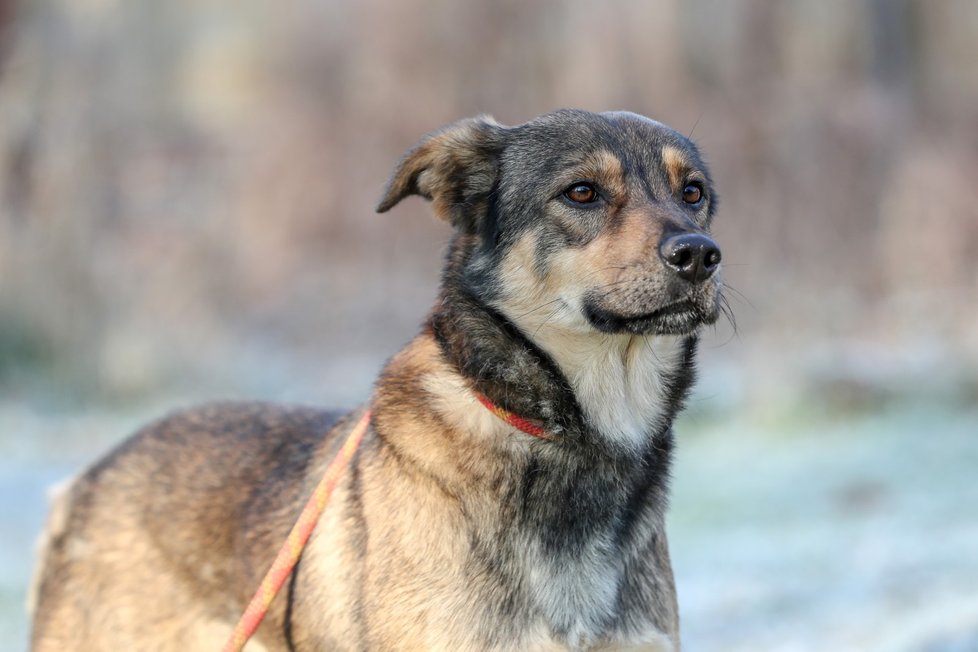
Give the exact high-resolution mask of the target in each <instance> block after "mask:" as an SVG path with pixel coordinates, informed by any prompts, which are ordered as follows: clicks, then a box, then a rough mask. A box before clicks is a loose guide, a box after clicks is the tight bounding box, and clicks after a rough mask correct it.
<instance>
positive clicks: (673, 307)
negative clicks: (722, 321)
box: [584, 299, 720, 335]
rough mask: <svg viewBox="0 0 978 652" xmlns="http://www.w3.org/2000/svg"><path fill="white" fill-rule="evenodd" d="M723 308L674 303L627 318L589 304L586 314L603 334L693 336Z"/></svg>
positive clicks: (591, 302) (590, 321)
mask: <svg viewBox="0 0 978 652" xmlns="http://www.w3.org/2000/svg"><path fill="white" fill-rule="evenodd" d="M719 312H720V311H719V309H718V308H714V309H712V310H705V309H704V308H703V307H702V306H700V305H698V304H696V303H694V302H693V301H690V300H688V299H687V300H683V301H677V302H675V303H670V304H668V305H666V306H663V307H661V308H657V309H656V310H653V311H652V312H648V313H643V314H639V315H626V314H622V313H618V312H615V311H614V310H609V309H607V308H603V307H601V306H599V305H598V304H597V302H593V301H586V302H585V304H584V315H585V317H586V318H587V320H588V322H589V323H590V324H591V325H592V326H593V327H594V328H596V329H597V330H599V331H601V332H602V333H621V334H630V335H691V334H693V333H695V332H696V330H697V329H699V328H700V327H701V326H704V325H708V324H712V323H714V322H716V320H717V317H719Z"/></svg>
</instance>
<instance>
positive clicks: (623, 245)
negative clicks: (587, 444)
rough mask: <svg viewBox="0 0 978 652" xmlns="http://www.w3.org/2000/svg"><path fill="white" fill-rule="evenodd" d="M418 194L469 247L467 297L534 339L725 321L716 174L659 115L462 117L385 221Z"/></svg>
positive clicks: (400, 172)
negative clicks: (532, 332)
mask: <svg viewBox="0 0 978 652" xmlns="http://www.w3.org/2000/svg"><path fill="white" fill-rule="evenodd" d="M411 194H417V195H421V196H423V197H426V198H428V199H430V200H432V202H433V204H434V208H435V212H436V213H437V214H438V215H439V216H440V217H441V218H443V219H445V220H447V221H449V222H450V223H452V224H453V225H454V226H455V228H456V229H457V230H458V231H460V232H461V233H462V234H463V235H464V236H466V237H464V238H462V239H461V240H463V241H464V242H466V243H468V244H469V246H468V248H467V253H466V255H465V256H464V260H462V261H461V267H462V269H461V270H460V274H459V279H460V281H461V282H462V283H464V284H465V287H466V289H467V290H468V291H469V292H471V293H472V294H474V295H475V296H476V297H478V298H479V299H480V300H482V301H484V302H485V303H486V304H488V305H491V306H493V307H494V308H496V309H497V310H499V311H501V312H502V313H503V314H505V315H506V316H507V317H508V318H509V319H510V320H511V321H514V322H515V323H517V325H519V326H521V327H522V328H524V329H531V328H535V329H539V328H544V327H547V328H563V329H569V330H573V331H575V332H582V331H589V330H590V331H594V330H597V331H601V332H604V333H626V334H643V335H644V334H663V335H664V334H672V335H683V334H689V333H692V332H694V331H695V330H696V329H697V328H698V327H699V326H700V325H702V324H708V323H712V322H714V321H715V320H716V319H717V316H718V314H719V307H720V287H721V281H720V249H719V247H718V246H717V244H716V243H715V242H714V241H713V239H712V238H711V237H710V234H709V229H710V223H711V221H712V219H713V214H714V211H715V209H716V203H717V199H716V193H715V191H714V189H713V184H712V181H711V179H710V175H709V172H708V171H707V169H706V166H705V165H704V163H703V161H702V159H701V157H700V155H699V152H698V151H697V149H696V147H695V145H693V143H692V142H690V141H689V139H687V138H685V137H684V136H682V135H681V134H679V133H677V132H676V131H674V130H672V129H670V128H668V127H666V126H665V125H662V124H660V123H658V122H655V121H653V120H649V119H648V118H644V117H642V116H639V115H635V114H633V113H623V112H622V113H601V114H595V113H589V112H586V111H577V110H562V111H557V112H554V113H550V114H547V115H544V116H541V117H539V118H537V119H535V120H532V121H530V122H528V123H526V124H523V125H519V126H516V127H504V126H502V125H499V124H497V123H496V122H494V121H493V120H492V119H491V118H486V117H482V118H474V119H468V120H462V121H460V122H457V123H455V124H452V125H450V126H448V127H446V128H444V129H442V130H440V131H437V132H434V133H432V134H429V135H428V136H426V137H425V138H424V139H422V140H421V141H420V142H419V143H418V144H417V145H415V147H414V148H412V149H411V150H410V151H408V153H407V154H406V155H405V156H404V158H403V159H402V160H401V162H400V163H399V164H398V166H397V168H396V169H395V171H394V174H393V176H392V177H391V180H390V183H389V184H388V187H387V190H386V192H385V194H384V197H383V199H382V200H381V202H380V205H379V206H378V210H379V211H381V212H383V211H386V210H388V209H390V208H391V207H392V206H394V205H395V204H396V203H397V202H399V201H400V200H401V199H402V198H404V197H405V196H407V195H411Z"/></svg>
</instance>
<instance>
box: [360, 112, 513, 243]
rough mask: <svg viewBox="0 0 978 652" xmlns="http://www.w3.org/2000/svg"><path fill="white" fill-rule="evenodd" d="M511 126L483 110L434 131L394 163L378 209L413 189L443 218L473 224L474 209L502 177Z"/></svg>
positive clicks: (386, 206) (384, 207) (462, 223)
mask: <svg viewBox="0 0 978 652" xmlns="http://www.w3.org/2000/svg"><path fill="white" fill-rule="evenodd" d="M505 130H506V128H505V127H503V126H502V125H500V124H499V123H497V122H496V121H495V120H493V119H492V118H491V117H489V116H479V117H477V118H467V119H465V120H459V121H458V122H455V123H452V124H450V125H448V126H447V127H444V128H443V129H440V130H438V131H435V132H432V133H430V134H428V135H427V136H425V137H424V138H422V139H421V140H420V141H419V142H418V143H417V144H416V145H415V146H414V147H412V148H411V149H410V150H408V152H407V154H405V155H404V157H403V158H402V159H401V160H400V162H399V163H398V164H397V167H395V168H394V173H393V174H392V175H391V178H390V181H388V182H387V189H386V190H385V191H384V196H383V198H382V199H381V200H380V204H378V205H377V212H378V213H383V212H386V211H388V210H390V209H391V208H393V207H394V205H395V204H397V203H398V202H399V201H401V200H402V199H404V198H405V197H407V196H408V195H421V196H422V197H424V198H425V199H430V200H431V202H432V206H433V208H434V211H435V214H436V215H437V216H438V217H440V218H441V219H443V220H445V221H447V222H451V223H452V224H453V225H455V226H456V227H460V228H464V227H465V226H466V225H468V226H472V223H473V222H474V219H473V216H472V215H471V214H470V213H471V211H472V210H474V209H477V208H478V204H479V203H481V202H480V200H481V199H484V198H485V197H486V196H488V194H489V193H490V192H491V191H492V188H493V184H494V183H495V181H496V174H497V170H498V164H499V154H500V152H501V151H502V148H503V133H504V132H505Z"/></svg>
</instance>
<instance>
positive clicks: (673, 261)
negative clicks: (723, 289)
mask: <svg viewBox="0 0 978 652" xmlns="http://www.w3.org/2000/svg"><path fill="white" fill-rule="evenodd" d="M659 256H660V257H661V258H662V260H663V262H665V264H666V265H667V266H669V267H670V268H672V269H673V270H675V271H676V273H677V274H679V277H680V278H682V279H685V280H687V281H689V282H691V283H700V282H702V281H705V280H706V279H708V278H710V277H711V276H712V275H713V272H715V271H716V270H717V267H719V266H720V247H718V246H717V243H716V242H714V241H713V240H712V239H710V238H709V237H707V236H705V235H703V234H702V233H682V234H679V235H674V236H670V237H668V238H666V239H665V240H663V241H662V242H661V243H660V244H659Z"/></svg>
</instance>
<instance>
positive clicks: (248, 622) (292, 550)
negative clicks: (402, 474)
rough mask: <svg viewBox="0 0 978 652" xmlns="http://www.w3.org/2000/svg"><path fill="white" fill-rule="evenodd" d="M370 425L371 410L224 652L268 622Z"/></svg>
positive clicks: (308, 507)
mask: <svg viewBox="0 0 978 652" xmlns="http://www.w3.org/2000/svg"><path fill="white" fill-rule="evenodd" d="M369 425H370V410H367V411H366V412H364V414H363V417H361V419H360V422H359V423H357V425H356V426H355V427H354V428H353V430H351V431H350V434H349V435H348V436H347V438H346V441H345V442H344V443H343V448H341V449H340V452H338V453H337V454H336V457H334V458H333V461H332V462H330V463H329V467H328V468H327V469H326V473H325V474H324V475H323V479H322V480H320V481H319V485H318V486H317V487H316V491H315V492H313V494H312V496H310V497H309V502H307V503H306V506H305V507H304V508H303V509H302V513H301V514H300V515H299V519H298V520H297V521H296V522H295V525H293V526H292V531H291V532H289V536H288V538H287V539H286V540H285V543H284V544H283V545H282V548H281V549H280V550H279V551H278V556H276V557H275V561H274V562H272V567H271V568H269V569H268V572H267V573H266V574H265V578H264V579H263V580H262V581H261V586H259V587H258V590H257V591H255V595H254V597H252V598H251V602H249V603H248V608H247V609H245V612H244V614H242V616H241V620H239V621H238V624H237V625H236V626H235V628H234V631H233V632H232V633H231V636H230V638H228V640H227V643H225V644H224V648H223V649H222V652H240V651H241V649H242V648H244V646H245V643H247V642H248V640H249V639H250V638H251V637H252V636H253V635H254V633H255V631H256V630H257V629H258V626H259V625H261V621H262V620H264V619H265V614H266V613H268V607H269V606H270V605H271V604H272V600H274V599H275V596H276V595H278V592H279V590H280V589H281V588H282V585H283V584H285V580H286V579H288V577H289V575H291V574H292V571H293V569H294V568H295V565H296V564H297V563H298V561H299V557H300V556H301V555H302V550H303V548H305V546H306V542H307V541H309V536H310V535H311V534H312V531H313V529H314V528H315V527H316V522H317V521H319V517H320V515H322V513H323V510H324V509H325V508H326V503H328V502H329V497H330V495H331V494H332V493H333V489H334V488H335V487H336V483H337V481H338V480H339V479H340V476H341V475H343V471H345V470H346V467H347V465H348V464H349V463H350V459H351V458H352V457H353V454H354V453H356V452H357V448H359V447H360V442H361V441H362V440H363V435H364V433H365V432H367V426H369Z"/></svg>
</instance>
